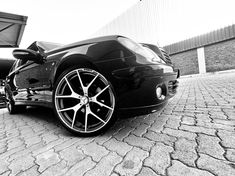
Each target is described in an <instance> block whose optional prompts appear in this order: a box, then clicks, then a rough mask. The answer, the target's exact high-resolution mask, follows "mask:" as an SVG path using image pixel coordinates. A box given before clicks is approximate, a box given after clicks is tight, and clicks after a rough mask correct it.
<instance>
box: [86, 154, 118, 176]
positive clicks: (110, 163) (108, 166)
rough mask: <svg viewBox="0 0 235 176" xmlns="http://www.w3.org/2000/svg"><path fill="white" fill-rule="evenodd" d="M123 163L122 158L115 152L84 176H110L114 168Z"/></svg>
mask: <svg viewBox="0 0 235 176" xmlns="http://www.w3.org/2000/svg"><path fill="white" fill-rule="evenodd" d="M121 161H122V158H121V157H120V156H118V155H117V154H116V153H114V152H110V153H109V154H108V155H107V156H105V157H103V158H102V159H101V160H100V162H99V163H98V164H97V165H96V166H95V168H94V169H91V170H89V171H88V172H86V174H85V175H84V176H90V175H92V176H107V175H110V174H111V172H112V171H113V169H114V167H115V166H116V165H117V164H118V163H120V162H121Z"/></svg>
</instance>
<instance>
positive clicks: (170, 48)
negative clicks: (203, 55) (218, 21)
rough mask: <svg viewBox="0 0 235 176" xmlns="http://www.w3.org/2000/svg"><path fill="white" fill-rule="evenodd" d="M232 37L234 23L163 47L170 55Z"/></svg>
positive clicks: (234, 36) (233, 34)
mask: <svg viewBox="0 0 235 176" xmlns="http://www.w3.org/2000/svg"><path fill="white" fill-rule="evenodd" d="M233 38H235V25H231V26H228V27H225V28H221V29H218V30H215V31H212V32H209V33H206V34H203V35H200V36H196V37H193V38H190V39H187V40H183V41H180V42H177V43H173V44H171V45H167V46H165V47H164V48H165V49H166V51H167V52H168V53H169V54H170V55H172V54H176V53H180V52H184V51H187V50H191V49H194V48H199V47H202V46H206V45H210V44H213V43H218V42H222V41H225V40H229V39H233Z"/></svg>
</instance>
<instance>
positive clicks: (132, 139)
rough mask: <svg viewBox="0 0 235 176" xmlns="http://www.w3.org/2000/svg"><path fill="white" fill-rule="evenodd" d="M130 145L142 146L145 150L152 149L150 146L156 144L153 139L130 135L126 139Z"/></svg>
mask: <svg viewBox="0 0 235 176" xmlns="http://www.w3.org/2000/svg"><path fill="white" fill-rule="evenodd" d="M124 141H125V142H127V143H128V144H129V145H132V146H136V147H140V148H142V149H144V150H150V148H151V147H152V146H153V145H154V142H153V141H150V140H148V139H147V138H143V137H137V136H135V135H130V136H128V137H127V138H125V139H124Z"/></svg>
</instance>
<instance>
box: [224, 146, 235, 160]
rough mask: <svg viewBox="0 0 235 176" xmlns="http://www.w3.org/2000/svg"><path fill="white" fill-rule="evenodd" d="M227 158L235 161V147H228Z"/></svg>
mask: <svg viewBox="0 0 235 176" xmlns="http://www.w3.org/2000/svg"><path fill="white" fill-rule="evenodd" d="M225 156H226V158H227V159H228V160H229V161H232V162H234V163H235V149H226V155H225Z"/></svg>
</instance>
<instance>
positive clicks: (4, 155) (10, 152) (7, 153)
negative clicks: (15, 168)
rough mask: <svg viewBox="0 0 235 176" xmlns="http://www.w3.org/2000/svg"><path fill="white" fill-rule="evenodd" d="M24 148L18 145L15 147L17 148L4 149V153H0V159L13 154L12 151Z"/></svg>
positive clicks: (15, 151)
mask: <svg viewBox="0 0 235 176" xmlns="http://www.w3.org/2000/svg"><path fill="white" fill-rule="evenodd" d="M24 149H25V146H20V147H17V148H13V149H11V150H8V151H6V152H5V153H3V154H1V155H0V159H4V158H7V157H9V156H11V155H13V154H14V153H17V152H20V151H22V150H24Z"/></svg>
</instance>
